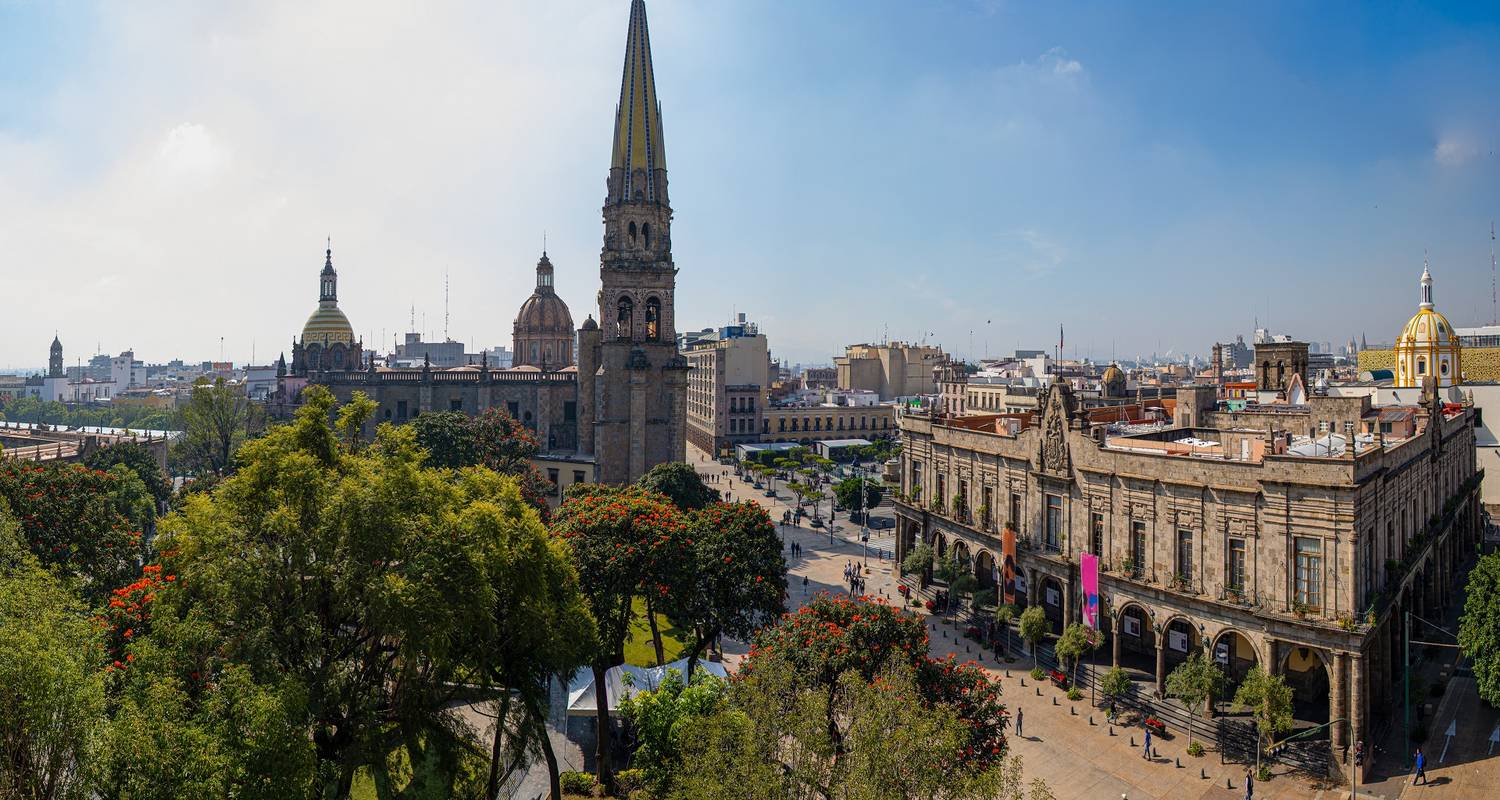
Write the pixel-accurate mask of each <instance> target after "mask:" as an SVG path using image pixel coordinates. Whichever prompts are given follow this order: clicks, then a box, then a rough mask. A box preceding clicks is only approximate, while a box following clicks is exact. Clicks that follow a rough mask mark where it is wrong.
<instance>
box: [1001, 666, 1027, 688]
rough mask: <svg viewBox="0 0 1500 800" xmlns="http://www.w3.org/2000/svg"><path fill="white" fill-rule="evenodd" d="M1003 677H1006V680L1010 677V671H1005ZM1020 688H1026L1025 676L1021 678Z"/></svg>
mask: <svg viewBox="0 0 1500 800" xmlns="http://www.w3.org/2000/svg"><path fill="white" fill-rule="evenodd" d="M1005 677H1007V678H1009V677H1010V670H1006V671H1005ZM1021 688H1022V689H1024V688H1026V676H1025V675H1022V676H1021Z"/></svg>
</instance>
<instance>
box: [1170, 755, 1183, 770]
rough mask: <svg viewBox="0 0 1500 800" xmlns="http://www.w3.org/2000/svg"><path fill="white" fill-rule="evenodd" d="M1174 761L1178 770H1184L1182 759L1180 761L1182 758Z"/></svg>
mask: <svg viewBox="0 0 1500 800" xmlns="http://www.w3.org/2000/svg"><path fill="white" fill-rule="evenodd" d="M1172 760H1173V761H1174V762H1176V763H1177V768H1178V769H1182V759H1180V758H1174V759H1172Z"/></svg>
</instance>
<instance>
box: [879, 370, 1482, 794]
mask: <svg viewBox="0 0 1500 800" xmlns="http://www.w3.org/2000/svg"><path fill="white" fill-rule="evenodd" d="M1071 395H1072V393H1071V391H1070V390H1069V388H1068V387H1067V386H1066V385H1065V384H1055V385H1053V386H1052V387H1051V388H1050V389H1049V391H1048V394H1047V395H1046V399H1045V402H1044V405H1043V407H1042V408H1041V410H1040V411H1039V412H1038V413H1035V414H1019V415H991V416H968V417H944V416H940V415H931V416H929V415H923V414H906V415H904V416H903V417H902V419H901V424H900V427H901V433H902V437H903V449H902V453H901V463H900V484H901V488H900V493H899V495H898V498H897V501H896V504H895V506H896V514H897V525H898V527H897V531H898V535H897V558H896V560H895V562H894V563H896V564H899V563H900V562H901V560H902V559H903V558H904V557H905V555H906V554H907V553H908V552H910V550H911V548H912V547H914V546H915V545H916V544H917V543H918V542H928V543H931V544H932V545H933V546H934V547H935V548H936V549H937V550H938V551H940V552H943V553H952V554H953V555H954V556H955V557H957V558H958V559H959V560H960V561H961V562H962V563H965V564H968V565H969V566H970V567H971V568H972V569H973V570H974V574H975V577H976V578H977V579H978V580H979V581H980V582H981V584H982V585H985V586H989V587H994V586H995V585H996V581H997V580H1003V579H1004V577H1005V576H1006V575H1007V574H1016V575H1017V576H1018V577H1019V580H1017V581H1014V582H1013V583H1012V584H1011V588H1012V590H1013V591H1014V592H1015V597H1016V600H1017V602H1018V603H1020V604H1022V605H1027V604H1031V605H1041V606H1042V607H1043V608H1044V609H1045V611H1046V613H1047V615H1048V617H1049V618H1050V619H1051V620H1052V622H1053V626H1054V631H1060V630H1061V628H1062V626H1063V624H1064V623H1065V622H1072V621H1079V620H1080V616H1081V615H1080V602H1081V599H1080V598H1081V585H1080V576H1079V555H1080V554H1081V553H1084V552H1089V553H1093V554H1096V555H1097V556H1099V558H1100V559H1101V574H1100V577H1099V591H1100V598H1099V607H1100V609H1101V611H1102V619H1103V620H1104V622H1103V624H1102V625H1101V628H1102V629H1103V631H1104V633H1105V636H1106V644H1105V646H1104V649H1103V650H1102V651H1101V652H1102V653H1105V654H1108V656H1107V657H1108V659H1109V660H1110V661H1111V662H1113V663H1114V664H1117V665H1123V666H1126V667H1128V668H1132V669H1134V670H1135V671H1136V673H1137V675H1138V676H1140V677H1144V678H1145V679H1147V680H1154V682H1155V686H1156V690H1157V691H1158V692H1160V691H1161V690H1162V688H1163V682H1164V680H1165V678H1166V675H1167V674H1168V672H1170V670H1171V669H1172V668H1173V667H1174V666H1175V665H1176V664H1177V663H1179V662H1181V661H1182V660H1185V658H1186V657H1187V655H1188V653H1189V652H1191V651H1193V650H1197V649H1203V650H1206V651H1207V653H1208V654H1211V656H1212V657H1213V658H1215V659H1217V660H1219V662H1220V664H1221V665H1222V666H1224V667H1225V668H1226V671H1227V672H1228V674H1229V676H1230V678H1231V681H1238V680H1239V679H1240V678H1242V677H1243V675H1244V674H1245V673H1246V672H1247V671H1248V669H1249V668H1250V666H1252V665H1255V664H1260V665H1263V666H1264V667H1266V668H1268V669H1269V670H1271V671H1273V672H1276V673H1280V674H1283V675H1285V676H1286V677H1287V680H1288V682H1289V683H1290V684H1291V685H1292V686H1293V688H1294V691H1295V699H1296V708H1297V716H1298V718H1299V719H1306V720H1311V721H1313V722H1327V721H1330V720H1336V719H1347V720H1348V722H1347V723H1346V724H1339V725H1334V726H1333V727H1332V728H1331V731H1330V734H1331V736H1330V738H1331V742H1330V743H1331V746H1332V755H1333V756H1334V757H1335V758H1337V759H1339V760H1340V761H1341V762H1342V763H1343V764H1345V765H1346V767H1347V765H1349V764H1352V758H1351V757H1350V755H1349V753H1350V750H1351V747H1352V744H1353V743H1354V742H1358V741H1362V740H1364V739H1365V738H1366V734H1367V731H1369V730H1370V729H1371V726H1372V725H1374V724H1376V721H1377V720H1379V719H1389V717H1390V715H1391V713H1392V712H1391V709H1392V708H1396V709H1399V707H1400V706H1399V702H1400V695H1399V694H1398V693H1397V689H1396V688H1395V687H1398V686H1399V684H1398V683H1397V675H1398V674H1399V671H1400V669H1401V652H1400V650H1401V648H1400V643H1401V638H1400V637H1401V620H1402V615H1403V613H1404V612H1406V611H1412V612H1414V613H1416V614H1418V615H1422V616H1427V617H1428V618H1433V617H1432V615H1438V614H1441V613H1442V611H1441V609H1442V608H1443V607H1445V606H1447V605H1448V604H1450V603H1452V602H1455V601H1456V597H1455V592H1454V589H1455V587H1454V573H1455V570H1456V567H1457V565H1458V563H1459V562H1460V561H1461V559H1462V558H1463V555H1462V554H1463V553H1466V552H1470V551H1472V550H1473V548H1474V546H1475V543H1476V542H1477V541H1478V538H1479V536H1480V530H1481V524H1480V518H1481V517H1480V508H1479V495H1478V486H1479V481H1480V478H1481V475H1482V473H1478V472H1477V471H1476V467H1475V457H1474V426H1475V414H1474V411H1473V409H1472V407H1471V406H1468V405H1462V404H1452V403H1444V402H1442V401H1441V400H1440V399H1439V397H1438V394H1437V392H1436V391H1435V390H1434V391H1430V392H1428V393H1427V396H1426V400H1425V401H1424V402H1423V404H1421V405H1420V406H1415V407H1406V408H1403V409H1395V408H1391V407H1372V406H1371V405H1370V401H1369V398H1338V399H1337V400H1339V401H1340V402H1330V403H1313V402H1311V401H1310V404H1309V405H1308V406H1306V407H1283V408H1277V407H1274V406H1269V405H1268V406H1263V407H1262V408H1261V409H1260V410H1259V411H1258V412H1254V413H1251V412H1237V413H1234V414H1231V413H1228V412H1226V411H1223V410H1221V409H1223V408H1224V404H1222V403H1221V402H1220V401H1219V400H1218V399H1217V397H1216V394H1215V390H1214V389H1213V388H1212V387H1185V388H1183V389H1182V390H1180V391H1179V393H1178V397H1177V402H1176V408H1175V411H1176V414H1175V418H1174V424H1172V425H1171V426H1168V425H1166V424H1156V425H1142V424H1135V425H1132V424H1120V423H1109V424H1095V423H1093V422H1091V420H1090V419H1089V418H1088V415H1086V414H1084V413H1081V412H1079V411H1078V410H1077V408H1076V404H1075V402H1074V400H1073V398H1072V396H1071ZM1329 400H1335V398H1329ZM1107 411H1108V409H1101V410H1100V411H1099V412H1091V413H1097V414H1103V413H1106V412H1107ZM1394 412H1411V414H1412V416H1413V417H1414V425H1413V426H1412V428H1411V429H1410V430H1411V431H1412V433H1411V435H1409V436H1405V437H1401V436H1399V435H1398V434H1400V433H1402V432H1404V431H1405V430H1406V429H1405V428H1401V427H1393V428H1391V433H1382V431H1383V430H1384V428H1383V427H1382V424H1381V420H1382V419H1387V418H1394V417H1399V416H1401V414H1400V413H1394ZM1393 413H1394V417H1387V416H1382V415H1390V414H1393ZM1346 422H1348V423H1352V426H1353V427H1352V428H1350V427H1346V426H1345V423H1346ZM1309 431H1310V432H1311V433H1312V434H1313V436H1312V437H1309V436H1307V435H1306V434H1307V433H1308V432H1309ZM1325 431H1326V432H1327V433H1321V434H1320V432H1325ZM1320 437H1321V438H1320ZM1319 442H1323V445H1322V446H1321V447H1320V445H1319ZM1008 532H1009V533H1008ZM1012 535H1013V536H1014V541H1016V542H1017V545H1016V546H1015V548H1014V553H1013V554H1012V556H1013V559H1014V561H1013V568H1014V570H1015V572H1014V573H1009V572H1008V571H1002V570H1001V569H1000V567H999V565H1002V564H1004V563H1005V555H1006V553H1005V552H1004V547H1005V545H1004V542H1005V540H1006V539H1007V538H1008V536H1012ZM1398 713H1399V711H1398Z"/></svg>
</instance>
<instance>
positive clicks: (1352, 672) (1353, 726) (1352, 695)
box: [1348, 653, 1374, 781]
mask: <svg viewBox="0 0 1500 800" xmlns="http://www.w3.org/2000/svg"><path fill="white" fill-rule="evenodd" d="M1364 664H1365V658H1364V655H1363V654H1362V653H1355V654H1354V657H1353V658H1350V659H1349V713H1348V717H1349V742H1350V746H1351V747H1358V746H1359V743H1360V742H1362V741H1364V738H1365V667H1364ZM1372 751H1373V747H1372V746H1371V744H1370V743H1369V742H1365V764H1367V765H1368V764H1369V763H1370V762H1371V761H1372V760H1373V759H1374V753H1373V752H1372ZM1349 769H1351V770H1354V769H1356V767H1355V766H1354V759H1353V758H1351V759H1349ZM1357 769H1358V770H1359V778H1360V780H1361V781H1363V780H1364V777H1365V771H1366V770H1365V768H1364V767H1359V768H1357Z"/></svg>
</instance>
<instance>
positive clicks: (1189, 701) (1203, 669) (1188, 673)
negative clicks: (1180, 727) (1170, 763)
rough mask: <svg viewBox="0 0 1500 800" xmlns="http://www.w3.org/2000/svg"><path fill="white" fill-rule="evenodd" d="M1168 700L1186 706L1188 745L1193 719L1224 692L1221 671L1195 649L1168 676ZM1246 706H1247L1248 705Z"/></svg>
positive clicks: (1222, 672)
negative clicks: (1171, 699)
mask: <svg viewBox="0 0 1500 800" xmlns="http://www.w3.org/2000/svg"><path fill="white" fill-rule="evenodd" d="M1166 691H1167V696H1168V697H1175V698H1177V699H1178V700H1181V701H1182V704H1183V705H1184V706H1187V710H1188V714H1189V715H1191V716H1189V717H1188V743H1189V744H1191V743H1192V741H1193V717H1196V716H1198V712H1199V711H1201V710H1202V708H1203V706H1204V704H1206V703H1212V702H1213V699H1214V698H1215V697H1217V696H1218V695H1219V693H1220V692H1222V691H1224V671H1223V670H1221V669H1219V665H1218V664H1215V663H1213V662H1212V661H1209V660H1208V659H1206V658H1204V657H1203V651H1201V650H1195V651H1193V652H1192V654H1190V655H1189V656H1188V657H1187V660H1186V661H1184V662H1182V663H1181V664H1178V665H1177V668H1176V669H1174V670H1172V671H1171V672H1170V673H1168V674H1167V682H1166ZM1247 705H1248V704H1247Z"/></svg>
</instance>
